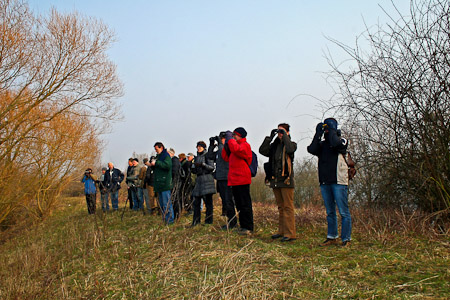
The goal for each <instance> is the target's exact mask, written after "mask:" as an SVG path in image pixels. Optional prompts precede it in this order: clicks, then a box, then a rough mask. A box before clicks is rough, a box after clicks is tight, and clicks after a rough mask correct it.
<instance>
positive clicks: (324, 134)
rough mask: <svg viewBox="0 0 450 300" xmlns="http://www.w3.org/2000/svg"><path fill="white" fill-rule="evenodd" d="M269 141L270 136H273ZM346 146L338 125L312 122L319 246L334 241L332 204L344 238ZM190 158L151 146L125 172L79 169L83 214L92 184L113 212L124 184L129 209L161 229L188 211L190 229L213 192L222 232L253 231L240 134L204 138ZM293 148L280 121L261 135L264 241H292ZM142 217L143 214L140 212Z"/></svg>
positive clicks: (249, 155) (91, 207)
mask: <svg viewBox="0 0 450 300" xmlns="http://www.w3.org/2000/svg"><path fill="white" fill-rule="evenodd" d="M275 137H276V138H275ZM347 147H348V143H347V140H346V139H344V138H342V137H341V131H340V130H339V129H338V123H337V121H336V120H335V119H334V118H327V119H325V120H324V122H323V123H322V122H321V123H319V124H317V127H316V133H315V135H314V138H313V140H312V142H311V144H310V145H309V146H308V148H307V150H308V152H309V153H311V154H313V155H316V156H317V157H318V169H319V183H320V189H321V193H322V197H323V200H324V204H325V208H326V211H327V223H328V231H327V238H326V240H325V241H324V242H322V243H321V244H320V245H321V246H328V245H333V244H337V243H338V237H339V235H338V222H337V214H336V206H337V207H338V210H339V213H340V215H341V221H342V226H341V230H342V232H341V245H342V246H347V245H349V243H350V240H351V216H350V212H349V208H348V181H349V179H348V166H347V163H346V154H347ZM196 148H197V154H196V155H194V154H193V153H188V154H187V155H185V154H184V153H181V154H179V155H178V157H177V156H175V151H174V150H173V149H172V148H170V149H166V147H165V146H164V145H163V144H162V143H161V142H157V143H155V144H154V149H155V152H156V156H152V157H150V158H149V159H147V158H145V159H144V160H143V164H144V165H143V166H139V160H138V159H137V158H130V159H129V161H128V168H127V172H126V177H125V175H124V174H123V173H122V172H121V171H120V170H118V169H116V168H114V165H113V163H108V168H103V169H102V175H101V177H100V178H99V179H98V180H97V178H96V177H95V176H94V175H93V174H92V170H91V169H87V170H86V172H85V174H84V176H83V178H82V182H84V184H85V193H86V202H87V206H88V212H89V213H90V214H91V213H95V193H96V190H95V183H96V182H97V183H98V186H99V189H100V194H101V202H102V209H103V211H108V210H109V201H108V198H110V199H111V204H112V209H113V210H118V208H119V207H118V191H119V189H120V187H121V183H122V181H123V180H124V179H125V182H126V184H127V189H128V199H129V200H130V208H131V209H132V210H135V211H140V210H144V203H145V206H146V210H147V212H148V213H150V214H156V213H160V214H161V215H162V218H163V221H164V222H165V223H166V224H172V223H174V221H175V220H176V219H178V218H179V217H180V213H181V212H182V211H183V210H184V211H188V212H190V213H192V223H191V225H190V226H191V227H194V226H197V225H198V224H200V223H201V206H202V203H203V204H204V205H205V207H206V213H205V217H204V223H205V224H212V223H213V195H214V194H215V193H216V192H217V193H219V195H220V198H221V201H222V215H224V216H226V217H227V223H226V224H224V225H223V226H222V229H224V230H229V229H233V228H235V229H236V230H237V231H238V232H239V233H240V234H242V235H249V234H251V233H252V232H253V230H254V223H253V207H252V199H251V196H250V184H251V182H252V172H251V169H250V166H251V163H252V160H253V157H255V156H256V155H255V154H254V153H253V152H252V150H251V147H250V145H249V143H248V142H247V131H246V130H245V129H244V128H243V127H238V128H236V129H235V130H234V131H222V132H220V133H219V135H218V136H214V137H211V138H210V139H209V146H208V145H206V143H205V142H204V141H199V142H197V145H196ZM296 150H297V144H296V143H295V142H294V141H292V139H291V135H290V126H289V124H286V123H281V124H279V125H278V127H277V128H276V129H273V130H271V132H270V134H269V135H268V136H266V137H265V139H264V141H263V142H262V144H261V146H260V147H259V153H260V154H261V155H263V156H265V157H268V162H266V163H265V164H264V171H265V180H266V183H267V184H268V185H269V186H270V188H272V189H273V193H274V196H275V199H276V203H277V206H278V212H279V220H278V231H277V232H276V233H274V234H273V235H272V239H280V240H281V241H283V242H288V241H292V240H295V239H296V228H295V213H294V211H295V210H294V190H295V185H294V153H295V151H296ZM144 212H145V210H144Z"/></svg>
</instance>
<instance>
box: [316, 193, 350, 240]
mask: <svg viewBox="0 0 450 300" xmlns="http://www.w3.org/2000/svg"><path fill="white" fill-rule="evenodd" d="M320 191H321V192H322V198H323V202H324V204H325V208H326V210H327V223H328V232H327V238H329V239H337V238H338V237H339V235H338V223H337V215H336V205H337V207H338V210H339V214H340V215H341V239H342V241H343V242H345V241H350V240H351V234H352V218H351V216H350V211H349V209H348V186H346V185H341V184H323V185H321V186H320Z"/></svg>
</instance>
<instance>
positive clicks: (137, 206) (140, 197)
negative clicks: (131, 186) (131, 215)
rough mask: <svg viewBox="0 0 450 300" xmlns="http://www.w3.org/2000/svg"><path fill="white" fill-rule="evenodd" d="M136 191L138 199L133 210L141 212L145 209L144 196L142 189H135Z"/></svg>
mask: <svg viewBox="0 0 450 300" xmlns="http://www.w3.org/2000/svg"><path fill="white" fill-rule="evenodd" d="M135 189H136V198H135V200H136V201H134V202H133V210H141V209H143V208H144V195H143V193H142V188H138V187H137V188H135Z"/></svg>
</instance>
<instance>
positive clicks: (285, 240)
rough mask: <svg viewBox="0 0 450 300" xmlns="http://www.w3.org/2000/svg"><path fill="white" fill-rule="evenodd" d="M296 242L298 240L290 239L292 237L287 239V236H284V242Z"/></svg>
mask: <svg viewBox="0 0 450 300" xmlns="http://www.w3.org/2000/svg"><path fill="white" fill-rule="evenodd" d="M295 240H296V238H290V237H287V236H284V237H283V238H282V239H281V241H282V242H291V241H295Z"/></svg>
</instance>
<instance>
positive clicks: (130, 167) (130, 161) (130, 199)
mask: <svg viewBox="0 0 450 300" xmlns="http://www.w3.org/2000/svg"><path fill="white" fill-rule="evenodd" d="M133 161H134V158H132V157H130V158H129V159H128V167H127V178H128V176H131V174H132V173H133V172H134V166H133ZM125 182H126V184H127V193H128V194H127V197H128V202H129V204H130V209H133V193H132V190H131V189H130V185H129V183H128V181H127V180H125Z"/></svg>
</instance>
